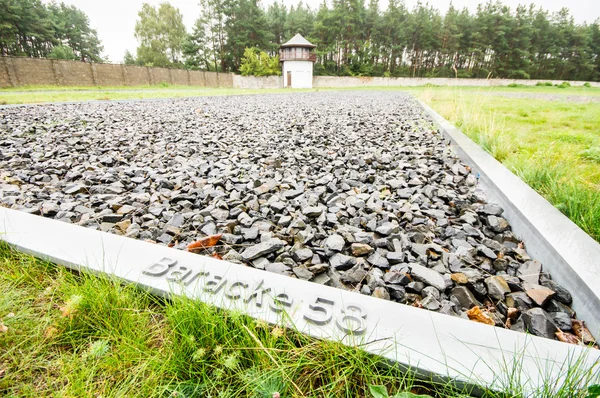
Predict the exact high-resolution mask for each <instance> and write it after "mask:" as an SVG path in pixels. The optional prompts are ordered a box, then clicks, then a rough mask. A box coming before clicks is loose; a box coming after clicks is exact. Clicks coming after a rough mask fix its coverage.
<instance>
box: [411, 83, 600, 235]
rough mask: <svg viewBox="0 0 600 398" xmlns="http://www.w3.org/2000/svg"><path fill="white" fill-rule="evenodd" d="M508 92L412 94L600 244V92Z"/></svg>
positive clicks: (587, 90)
mask: <svg viewBox="0 0 600 398" xmlns="http://www.w3.org/2000/svg"><path fill="white" fill-rule="evenodd" d="M513 90H514V91H511V89H506V88H505V89H504V90H503V91H502V92H499V91H497V90H487V89H479V90H464V89H448V88H446V89H422V90H418V91H415V95H416V96H418V97H419V98H421V99H422V100H423V101H425V102H426V103H428V104H429V105H430V106H431V107H432V108H434V109H435V110H436V111H437V112H438V113H440V114H441V115H442V116H444V117H445V118H446V119H448V120H449V121H450V122H452V123H453V124H454V125H456V126H457V127H458V128H460V129H461V130H462V131H463V132H464V133H465V134H466V135H468V136H469V137H470V138H472V139H473V140H474V141H475V142H477V143H478V144H479V145H481V146H482V147H483V148H484V149H485V150H486V151H488V152H489V153H491V154H492V155H493V156H494V157H495V158H496V159H498V160H499V161H501V162H502V163H503V164H504V165H505V166H506V167H508V168H509V169H510V170H511V171H513V172H514V173H516V174H517V175H518V176H520V177H521V178H522V179H523V180H524V181H525V182H526V183H527V184H529V185H530V186H531V187H532V188H534V189H535V190H536V191H538V192H539V193H540V194H541V195H542V196H544V197H545V198H546V199H547V200H548V201H550V202H551V203H552V204H553V205H554V206H556V207H557V208H558V209H559V210H560V211H562V212H563V213H564V214H565V215H567V216H568V217H569V218H570V219H571V220H573V221H574V222H575V223H576V224H577V225H579V226H580V227H581V228H582V229H583V230H584V231H586V232H587V233H588V234H589V235H590V236H592V237H593V238H594V239H596V240H597V241H600V101H598V100H596V99H595V97H597V96H598V94H599V93H600V89H586V88H579V89H576V88H570V89H567V90H564V89H563V90H561V89H556V88H548V89H547V88H546V87H540V88H538V87H535V88H529V89H526V90H525V89H513ZM557 90H560V91H557ZM515 93H521V94H523V97H524V98H519V97H514V94H515ZM582 93H585V94H582ZM505 95H509V96H508V97H506V96H505ZM582 95H585V97H578V96H582ZM586 99H587V100H589V101H590V102H580V101H582V100H586Z"/></svg>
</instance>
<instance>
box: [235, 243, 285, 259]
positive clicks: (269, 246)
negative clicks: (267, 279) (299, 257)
mask: <svg viewBox="0 0 600 398" xmlns="http://www.w3.org/2000/svg"><path fill="white" fill-rule="evenodd" d="M283 246H285V242H284V241H282V240H281V239H276V238H275V239H269V240H267V241H265V242H261V243H259V244H257V245H254V246H251V247H249V248H247V249H246V250H244V251H243V252H242V258H243V259H244V261H250V260H254V259H255V258H258V257H262V256H265V255H267V254H269V253H273V252H275V251H277V250H279V249H281V248H282V247H283Z"/></svg>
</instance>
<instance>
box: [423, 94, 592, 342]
mask: <svg viewBox="0 0 600 398" xmlns="http://www.w3.org/2000/svg"><path fill="white" fill-rule="evenodd" d="M419 103H420V105H421V106H422V107H423V108H424V109H425V111H426V113H427V114H429V116H430V117H431V119H433V121H434V122H435V123H436V124H437V125H438V126H439V129H440V131H442V133H444V135H445V136H446V137H447V138H449V139H450V140H451V141H452V144H451V146H452V147H453V148H454V150H455V152H456V153H457V154H458V156H459V157H461V158H462V159H463V160H464V161H465V162H466V163H467V164H469V165H470V166H471V167H472V168H473V170H474V171H476V172H477V173H479V176H480V179H479V181H480V184H482V186H483V187H484V191H485V193H486V195H487V197H488V199H489V200H490V201H492V202H495V203H497V204H499V205H500V206H502V207H503V208H504V214H503V216H505V217H506V219H507V220H508V221H509V222H510V224H511V226H512V229H513V231H514V232H515V234H516V235H517V236H519V237H520V238H522V239H523V240H524V242H525V244H526V246H527V251H528V253H529V254H530V255H531V256H532V257H533V258H535V259H537V260H539V261H540V262H541V263H542V265H543V269H544V270H546V271H548V272H549V273H550V274H551V275H552V278H553V279H554V280H555V281H556V282H557V283H558V284H560V285H562V286H563V287H565V288H566V289H567V290H569V292H570V293H571V295H572V296H573V309H574V310H575V311H577V314H578V318H580V319H583V320H585V321H586V324H587V325H588V327H589V328H590V330H591V331H592V333H593V334H594V336H599V335H600V244H599V243H598V242H596V241H595V240H594V239H592V238H591V237H590V236H589V235H588V234H586V233H585V232H584V231H583V230H582V229H581V228H579V227H578V226H577V225H576V224H575V223H573V222H572V221H571V220H569V219H568V218H567V217H566V216H565V215H563V214H562V213H561V212H560V211H559V210H558V209H556V208H555V207H554V206H552V205H551V204H550V203H549V202H548V201H547V200H546V199H544V198H543V197H542V196H540V195H539V194H538V193H537V192H535V191H534V190H533V189H532V188H531V187H530V186H529V185H527V184H526V183H525V182H523V181H522V180H521V179H520V178H519V177H517V176H516V175H515V174H513V173H512V172H511V171H510V170H508V169H507V168H506V167H505V166H503V165H502V164H501V163H500V162H498V161H497V160H496V159H494V157H493V156H491V155H490V154H489V153H487V152H486V151H484V150H483V149H482V148H481V147H480V146H479V145H477V144H476V143H475V142H473V141H472V140H471V139H470V138H468V137H467V136H466V135H465V134H463V133H462V132H461V131H460V130H459V129H457V128H456V127H454V126H453V125H452V124H451V123H450V122H448V121H447V120H446V119H444V118H443V117H442V116H441V115H439V114H438V113H437V112H435V111H434V110H433V109H431V108H430V107H429V106H428V105H426V104H425V103H423V102H422V101H419Z"/></svg>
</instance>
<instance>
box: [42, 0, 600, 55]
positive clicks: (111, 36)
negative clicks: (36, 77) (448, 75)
mask: <svg viewBox="0 0 600 398" xmlns="http://www.w3.org/2000/svg"><path fill="white" fill-rule="evenodd" d="M43 1H44V2H46V3H48V2H50V0H43ZM62 1H63V2H64V3H66V4H72V5H74V6H75V7H77V8H79V9H81V10H82V11H83V12H85V13H86V14H87V15H88V17H89V18H90V25H91V26H92V28H94V29H96V30H97V31H98V37H99V38H100V40H101V41H102V45H103V46H104V53H103V56H108V58H109V60H110V61H111V62H121V61H122V60H123V55H124V54H125V50H129V51H131V53H132V54H135V49H136V48H137V44H138V43H137V40H136V39H135V37H134V36H133V33H134V27H135V21H136V20H137V13H138V11H139V10H140V9H141V7H142V4H143V3H150V4H152V5H158V4H160V3H161V2H164V0H62ZM272 1H273V0H263V4H270V3H271V2H272ZM283 1H284V3H285V4H287V5H288V7H289V6H290V5H295V4H297V3H298V1H297V0H283ZM321 2H322V0H304V3H305V4H308V5H309V6H310V7H311V8H312V9H316V8H318V6H319V4H320V3H321ZM423 2H424V3H425V2H426V0H424V1H423ZM483 2H485V1H482V0H453V3H454V6H455V7H456V8H459V9H462V8H464V7H468V8H469V9H471V10H475V8H476V7H477V4H479V3H483ZM169 3H171V4H172V5H173V6H175V7H177V8H179V9H180V10H181V13H182V14H183V22H184V23H185V25H186V26H187V28H188V31H191V28H192V26H193V24H194V21H195V20H196V19H197V18H198V15H199V13H200V6H199V1H197V0H170V1H169ZM365 3H368V1H365ZM405 3H406V6H407V7H408V8H412V7H414V5H415V4H416V3H417V0H405ZM429 3H430V4H432V5H433V6H434V7H435V8H437V9H439V10H440V11H441V12H442V13H445V12H446V10H447V9H448V4H449V1H447V0H429ZM502 3H503V4H506V5H508V6H510V7H511V8H513V9H514V8H515V7H516V6H517V5H518V4H519V3H524V4H529V3H534V4H537V5H541V6H543V7H544V8H545V9H547V10H549V11H551V12H552V11H558V10H559V9H561V8H562V7H568V8H569V9H570V10H571V15H573V16H574V17H575V21H576V22H578V23H582V22H584V21H587V22H590V23H591V22H593V21H594V20H596V19H597V18H599V17H600V1H598V0H503V1H502ZM380 5H381V7H382V8H383V7H387V0H380Z"/></svg>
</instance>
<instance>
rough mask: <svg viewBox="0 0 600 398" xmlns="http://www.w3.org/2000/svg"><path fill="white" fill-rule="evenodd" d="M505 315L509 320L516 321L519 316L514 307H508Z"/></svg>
mask: <svg viewBox="0 0 600 398" xmlns="http://www.w3.org/2000/svg"><path fill="white" fill-rule="evenodd" d="M506 315H508V318H509V319H517V315H519V310H518V309H516V308H514V307H509V308H508V311H507V312H506Z"/></svg>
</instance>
